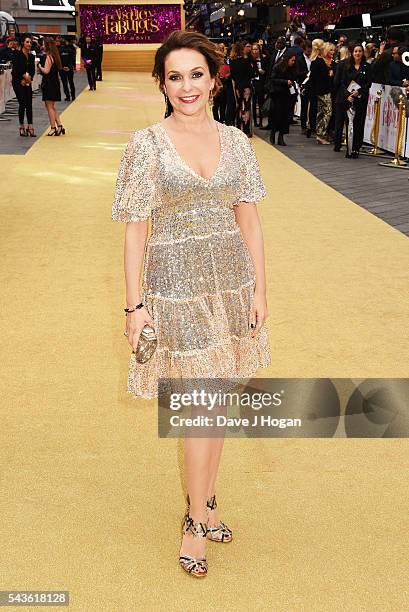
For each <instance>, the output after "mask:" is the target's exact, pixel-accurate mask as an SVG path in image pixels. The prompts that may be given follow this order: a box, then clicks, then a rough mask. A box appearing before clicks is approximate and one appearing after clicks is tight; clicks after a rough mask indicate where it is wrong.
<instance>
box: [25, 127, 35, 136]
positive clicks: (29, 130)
mask: <svg viewBox="0 0 409 612" xmlns="http://www.w3.org/2000/svg"><path fill="white" fill-rule="evenodd" d="M27 136H31V138H35V137H36V134H35V133H34V128H29V127H28V128H27Z"/></svg>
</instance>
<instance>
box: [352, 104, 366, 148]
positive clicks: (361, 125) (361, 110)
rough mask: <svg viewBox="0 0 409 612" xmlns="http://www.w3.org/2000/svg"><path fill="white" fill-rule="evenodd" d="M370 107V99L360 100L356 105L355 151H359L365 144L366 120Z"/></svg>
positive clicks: (353, 144) (353, 146)
mask: <svg viewBox="0 0 409 612" xmlns="http://www.w3.org/2000/svg"><path fill="white" fill-rule="evenodd" d="M367 106H368V98H365V99H363V100H358V102H357V103H356V107H355V108H356V112H355V117H354V140H353V143H352V149H353V151H359V149H360V148H361V147H362V143H363V142H364V133H365V118H366V107H367Z"/></svg>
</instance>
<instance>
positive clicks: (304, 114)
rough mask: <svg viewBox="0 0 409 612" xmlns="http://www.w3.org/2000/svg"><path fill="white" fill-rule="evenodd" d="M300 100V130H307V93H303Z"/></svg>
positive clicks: (308, 100)
mask: <svg viewBox="0 0 409 612" xmlns="http://www.w3.org/2000/svg"><path fill="white" fill-rule="evenodd" d="M300 98H301V110H300V120H301V129H303V130H306V129H307V119H308V105H309V103H310V95H309V93H307V92H306V93H305V94H304V95H303V96H300Z"/></svg>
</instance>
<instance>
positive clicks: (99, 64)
mask: <svg viewBox="0 0 409 612" xmlns="http://www.w3.org/2000/svg"><path fill="white" fill-rule="evenodd" d="M95 78H96V79H101V80H102V59H100V60H98V61H97V63H96V64H95Z"/></svg>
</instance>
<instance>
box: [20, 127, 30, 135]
mask: <svg viewBox="0 0 409 612" xmlns="http://www.w3.org/2000/svg"><path fill="white" fill-rule="evenodd" d="M20 136H28V134H27V130H26V128H25V127H20Z"/></svg>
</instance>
